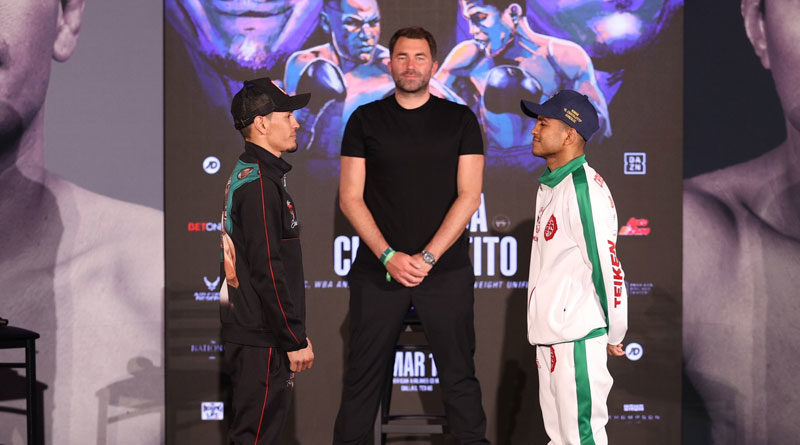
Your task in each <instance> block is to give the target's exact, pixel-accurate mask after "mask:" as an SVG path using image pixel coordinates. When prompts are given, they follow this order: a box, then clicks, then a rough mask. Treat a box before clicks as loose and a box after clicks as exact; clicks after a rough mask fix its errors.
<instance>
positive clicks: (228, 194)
mask: <svg viewBox="0 0 800 445" xmlns="http://www.w3.org/2000/svg"><path fill="white" fill-rule="evenodd" d="M256 179H258V164H251V163H249V162H244V161H242V160H241V159H239V160H238V161H237V162H236V166H235V167H234V168H233V173H231V177H230V179H228V184H227V185H226V186H225V209H224V211H223V213H222V227H223V230H225V233H231V232H233V224H232V223H231V219H230V214H231V207H232V206H233V193H234V192H235V191H236V189H238V188H239V187H241V186H243V185H245V184H247V183H248V182H252V181H255V180H256Z"/></svg>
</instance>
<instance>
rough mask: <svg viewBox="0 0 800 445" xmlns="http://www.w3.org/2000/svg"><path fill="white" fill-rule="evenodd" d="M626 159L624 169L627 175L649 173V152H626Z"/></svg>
mask: <svg viewBox="0 0 800 445" xmlns="http://www.w3.org/2000/svg"><path fill="white" fill-rule="evenodd" d="M624 159H625V169H624V170H623V171H624V173H625V174H626V175H645V174H647V153H642V152H625V154H624Z"/></svg>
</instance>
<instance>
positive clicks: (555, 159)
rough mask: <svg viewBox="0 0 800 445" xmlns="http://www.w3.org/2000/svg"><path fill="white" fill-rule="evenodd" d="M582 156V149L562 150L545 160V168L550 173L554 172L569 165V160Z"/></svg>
mask: <svg viewBox="0 0 800 445" xmlns="http://www.w3.org/2000/svg"><path fill="white" fill-rule="evenodd" d="M582 154H583V149H578V148H564V149H563V150H561V151H560V152H558V153H556V154H554V155H551V156H548V157H547V159H546V162H547V168H549V169H550V171H551V172H552V171H555V170H556V169H557V168H561V167H563V166H565V165H567V164H569V162H570V161H571V160H573V159H575V158H577V157H578V156H580V155H582Z"/></svg>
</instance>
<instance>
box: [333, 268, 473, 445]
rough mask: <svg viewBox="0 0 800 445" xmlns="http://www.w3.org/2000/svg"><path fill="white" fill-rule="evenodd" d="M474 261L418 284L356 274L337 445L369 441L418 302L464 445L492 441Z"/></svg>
mask: <svg viewBox="0 0 800 445" xmlns="http://www.w3.org/2000/svg"><path fill="white" fill-rule="evenodd" d="M473 283H474V276H473V274H472V267H464V268H461V269H456V270H452V271H447V272H441V273H438V274H435V275H431V276H428V277H427V278H425V279H424V280H423V282H422V284H420V285H419V286H417V287H413V288H402V289H397V290H383V289H381V288H379V287H378V286H376V285H375V284H374V283H372V282H370V281H369V280H366V279H360V277H358V276H357V275H356V274H351V276H350V280H349V284H350V352H349V355H348V357H347V367H346V372H345V375H344V382H343V388H342V402H341V405H340V406H339V415H338V416H337V418H336V426H335V428H334V435H333V443H334V444H337V445H338V444H359V445H361V444H371V443H372V442H373V427H374V422H375V416H376V415H377V414H378V405H379V403H380V394H381V387H382V385H383V384H384V383H385V380H386V377H387V376H388V375H389V370H390V368H391V366H392V362H393V358H394V345H395V344H396V343H397V339H398V337H399V335H400V330H401V328H402V324H403V317H404V316H405V315H406V313H407V312H408V308H409V306H410V305H412V304H413V305H414V307H415V308H416V311H417V314H418V315H419V318H420V321H421V322H422V325H423V327H424V329H425V335H426V336H427V338H428V343H429V344H430V347H431V350H432V351H433V355H434V359H435V360H436V367H437V368H438V370H439V382H440V384H441V388H442V393H443V398H444V406H445V414H446V415H447V423H448V425H449V429H450V431H451V433H452V435H453V436H454V437H455V438H456V439H457V440H458V442H459V443H460V444H464V445H466V444H488V443H489V442H488V441H487V440H486V438H485V435H486V415H485V414H484V412H483V407H482V405H481V389H480V385H479V384H478V379H476V378H475V364H474V361H473V355H474V353H475V328H474V323H473V319H474V316H473V302H474V297H473Z"/></svg>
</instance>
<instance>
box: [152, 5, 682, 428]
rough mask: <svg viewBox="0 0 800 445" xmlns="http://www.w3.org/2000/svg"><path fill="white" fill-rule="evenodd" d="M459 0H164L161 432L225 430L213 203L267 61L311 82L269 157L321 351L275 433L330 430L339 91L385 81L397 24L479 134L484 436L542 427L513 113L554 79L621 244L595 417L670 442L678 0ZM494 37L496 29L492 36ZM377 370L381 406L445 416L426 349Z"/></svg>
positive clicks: (675, 366)
mask: <svg viewBox="0 0 800 445" xmlns="http://www.w3.org/2000/svg"><path fill="white" fill-rule="evenodd" d="M471 4H472V2H464V1H460V2H456V1H452V0H406V1H402V2H398V1H389V0H385V1H384V0H380V1H377V2H375V1H374V0H342V1H337V0H328V1H323V0H286V1H283V2H281V1H273V2H263V1H256V0H242V1H237V2H225V1H216V0H166V3H165V5H166V9H165V11H166V12H165V13H166V18H167V23H166V26H165V46H164V48H165V66H164V71H165V87H164V89H165V92H166V94H165V109H164V113H165V117H164V119H165V126H164V129H165V210H166V216H165V217H166V229H165V230H166V246H165V247H166V313H165V317H166V358H165V361H166V375H167V381H166V382H167V388H166V407H167V425H166V428H167V443H170V444H182V443H193V444H204V443H208V444H211V443H220V442H221V441H222V440H223V439H222V438H223V437H224V435H225V430H226V428H227V421H228V420H229V416H230V407H229V405H228V399H229V395H230V394H229V386H228V385H229V383H228V382H227V381H226V379H225V377H224V374H223V373H222V372H221V371H222V370H221V369H220V364H221V360H220V359H221V355H222V354H223V345H222V343H221V341H220V338H219V334H220V326H219V311H218V299H219V294H218V293H217V289H218V287H219V284H220V280H221V277H220V276H219V258H220V229H221V227H220V216H221V212H222V205H223V202H222V201H223V196H224V191H225V182H226V181H227V179H228V176H229V175H230V172H231V171H232V169H233V167H234V164H235V161H236V158H237V156H238V154H239V153H240V152H241V151H242V149H243V141H242V138H241V136H240V135H239V133H238V132H237V131H236V130H234V128H233V123H232V120H231V117H230V113H229V111H228V110H229V108H230V101H231V98H232V96H233V94H234V93H235V92H236V91H237V90H238V89H239V88H240V87H241V83H242V81H243V80H245V79H250V78H254V77H262V76H269V77H271V78H272V79H273V80H274V81H275V82H276V83H278V84H279V85H281V86H282V87H283V88H284V89H286V90H287V91H288V92H289V93H290V94H291V93H295V92H311V93H312V100H311V103H310V104H309V107H308V108H307V109H305V110H301V111H298V112H297V113H296V116H297V118H298V120H299V121H300V124H301V126H302V129H301V131H300V132H299V136H298V142H299V145H300V147H299V150H298V151H297V152H296V153H294V154H287V155H286V156H285V157H284V159H286V160H287V161H288V162H289V163H290V164H292V165H293V169H292V171H291V172H290V173H289V175H288V188H289V190H290V192H291V193H292V196H293V198H294V200H295V203H296V206H297V210H296V211H297V215H298V219H299V222H300V225H301V228H302V231H301V240H302V246H303V257H304V260H305V264H304V267H305V276H306V280H307V281H306V296H307V326H308V333H309V337H310V338H311V339H312V341H313V342H314V350H315V354H316V361H315V363H314V368H313V369H312V370H311V371H308V372H303V373H302V374H300V375H299V376H298V377H297V384H296V386H295V396H294V403H293V407H292V411H291V414H290V419H289V422H288V425H287V429H286V431H285V437H284V439H285V440H284V441H283V442H282V443H287V444H288V443H302V444H319V443H329V442H330V440H331V437H332V432H333V423H334V420H335V417H336V412H337V408H338V404H339V399H340V391H341V379H342V372H343V359H344V354H345V345H346V344H347V336H348V334H347V332H348V329H347V326H348V320H347V307H348V304H347V303H348V281H347V274H348V272H349V270H350V266H351V264H352V261H353V259H354V258H355V253H356V250H357V249H358V246H359V238H358V236H357V235H356V233H355V232H354V230H353V229H352V227H350V225H349V223H348V222H347V221H346V219H345V218H344V217H343V215H342V214H341V212H340V211H339V210H338V204H337V189H338V177H339V165H338V164H339V160H338V157H339V152H340V141H341V135H342V131H343V128H344V125H345V123H346V122H347V119H348V117H349V116H350V114H351V113H352V112H353V111H354V110H355V108H357V107H358V106H359V105H362V104H365V103H368V102H371V101H373V100H377V99H380V98H382V97H384V96H386V95H388V94H392V92H393V88H394V84H393V82H392V79H391V76H390V75H389V73H388V68H387V66H386V63H387V60H388V57H389V53H388V49H387V45H388V41H389V38H390V37H391V35H392V34H393V33H394V31H396V30H397V29H399V28H401V27H405V26H412V25H417V26H423V27H425V28H426V29H428V30H429V31H431V32H432V33H433V34H434V36H435V38H436V41H437V43H438V53H437V55H436V58H437V60H438V61H439V64H440V68H439V70H438V71H437V72H436V73H435V74H434V76H433V78H432V80H431V92H432V93H433V94H436V95H438V96H441V97H444V98H446V99H449V100H452V101H455V102H459V103H463V104H466V105H468V106H469V107H470V108H471V109H472V110H473V111H474V112H475V113H476V115H477V116H478V117H479V120H480V122H481V126H482V128H483V132H484V136H485V141H486V169H485V185H484V190H483V196H482V201H481V205H480V208H479V210H478V211H477V212H476V213H475V214H474V216H473V217H472V220H471V221H470V223H469V225H468V227H467V230H468V232H469V237H470V243H471V254H472V260H473V265H474V275H475V291H476V301H475V326H476V334H477V351H476V366H477V373H478V378H479V379H480V382H481V386H482V390H483V401H484V407H485V410H486V414H487V417H488V428H489V430H488V436H489V437H488V438H489V440H491V441H492V442H493V443H498V444H512V443H513V444H518V443H543V442H544V441H546V435H545V433H544V428H543V425H542V420H541V412H540V410H539V403H538V380H537V368H536V366H537V365H536V361H535V355H534V348H533V347H532V346H531V345H529V344H528V342H527V328H526V316H525V313H526V308H525V305H526V299H527V279H528V264H529V257H530V243H531V239H532V234H533V218H534V208H535V202H534V201H535V196H536V189H537V186H538V182H537V179H538V177H539V176H540V175H541V174H542V172H543V169H544V161H543V160H542V159H539V158H535V157H533V156H532V154H531V135H530V131H531V129H532V127H533V124H534V121H533V120H532V119H529V118H526V117H525V116H523V115H522V113H521V111H520V109H519V100H520V99H522V98H524V99H528V100H534V101H537V102H544V101H545V100H547V99H548V98H549V97H550V96H552V95H553V94H555V92H557V91H558V90H560V89H565V88H569V89H575V90H579V91H581V92H583V93H584V94H587V95H588V96H589V97H590V100H591V101H592V102H593V103H594V105H595V107H596V108H597V109H598V111H599V115H600V116H599V117H600V120H601V122H602V124H601V130H600V131H599V132H598V134H597V135H596V136H595V138H593V139H592V140H591V142H590V143H589V145H588V148H587V150H588V151H587V159H588V161H589V163H590V164H591V165H592V166H593V167H594V168H595V169H596V170H597V171H598V172H599V173H600V174H601V175H602V178H598V179H597V180H605V182H606V183H607V184H608V185H609V187H610V188H611V190H612V193H613V195H614V199H615V205H616V209H617V213H618V216H619V222H620V227H619V232H618V234H619V238H618V247H617V252H618V254H619V256H620V258H621V260H622V262H623V265H624V267H625V271H626V275H627V279H628V281H627V282H626V285H627V287H628V295H629V298H630V304H629V307H630V314H629V320H630V321H629V325H630V328H629V330H628V334H627V337H626V339H625V345H626V352H627V355H626V357H621V358H617V359H610V360H609V367H610V370H611V373H612V375H613V377H614V380H615V383H614V387H613V389H612V391H611V394H610V397H609V400H608V406H609V414H610V419H609V425H608V434H609V437H611V438H612V439H611V440H612V442H613V443H648V444H667V443H670V444H671V443H678V441H679V439H680V418H681V416H680V409H681V406H680V402H681V401H680V394H681V392H680V388H681V372H680V366H679V364H680V360H681V254H682V251H681V242H680V240H681V214H682V213H681V209H682V207H681V205H682V204H681V191H682V179H683V174H682V159H683V158H682V144H683V96H682V94H681V93H682V91H683V61H682V60H683V58H682V57H683V56H682V55H683V9H682V8H683V2H682V0H666V1H664V0H642V1H638V2H617V3H616V4H613V5H611V4H610V3H609V2H607V1H602V0H578V1H571V2H552V1H548V0H528V1H520V2H519V3H514V4H512V3H511V2H508V1H500V0H497V1H491V0H487V1H485V6H486V8H483V10H484V12H482V13H480V14H477V13H476V14H472V13H471V12H470V9H469V8H467V10H466V11H465V5H467V6H469V5H471ZM356 6H358V7H356ZM501 17H504V18H503V20H501ZM502 27H505V29H503V28H502ZM503 33H505V34H503ZM501 34H502V35H503V36H505V37H498V36H499V35H501ZM508 36H511V38H510V39H508ZM498 38H501V39H502V38H506V39H508V41H507V42H506V43H504V44H502V45H499V46H498V44H497V42H496V41H495V40H496V39H498ZM504 45H507V46H504ZM512 46H513V48H511V47H512ZM512 49H513V51H512ZM409 180H410V181H411V180H414V178H409ZM420 199H424V197H420ZM393 369H394V380H393V382H394V395H393V400H392V410H393V411H394V412H398V413H413V412H428V413H441V412H442V406H441V402H440V394H439V385H438V377H437V373H436V367H435V362H434V357H433V356H432V355H431V354H430V353H429V352H425V351H418V352H416V353H415V352H406V353H401V354H398V355H396V357H395V363H394V368H393ZM403 440H404V441H405V442H413V441H415V440H417V441H423V442H426V443H444V442H443V440H444V439H442V438H434V439H431V438H429V437H427V436H419V437H417V438H406V439H403ZM395 443H396V442H395Z"/></svg>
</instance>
